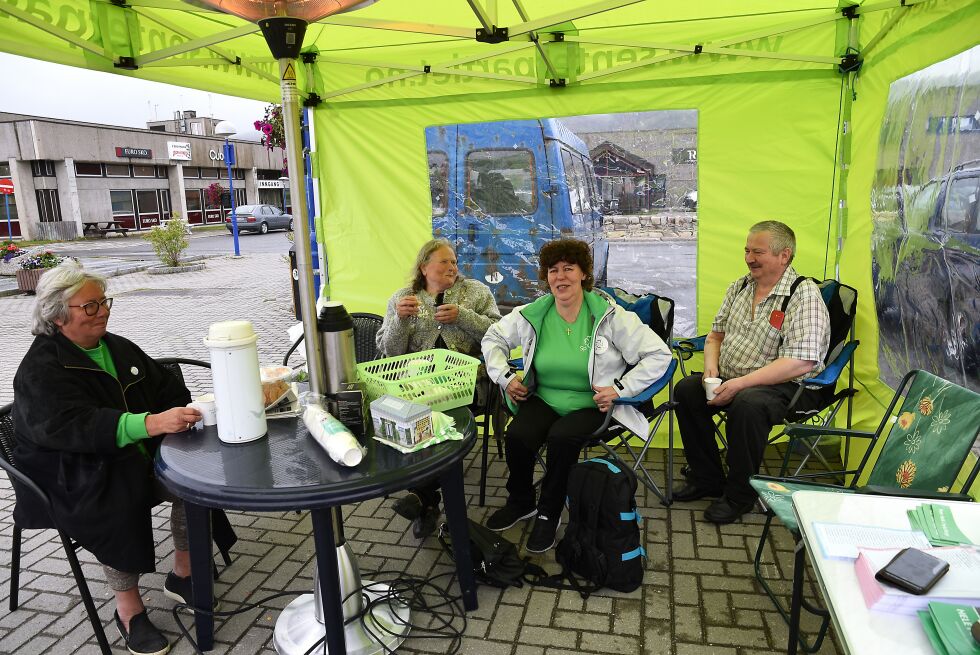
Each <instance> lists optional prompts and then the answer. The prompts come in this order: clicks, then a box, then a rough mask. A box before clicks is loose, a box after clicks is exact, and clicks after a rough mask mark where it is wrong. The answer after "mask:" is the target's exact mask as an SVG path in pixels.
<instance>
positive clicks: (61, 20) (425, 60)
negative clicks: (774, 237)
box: [0, 0, 980, 425]
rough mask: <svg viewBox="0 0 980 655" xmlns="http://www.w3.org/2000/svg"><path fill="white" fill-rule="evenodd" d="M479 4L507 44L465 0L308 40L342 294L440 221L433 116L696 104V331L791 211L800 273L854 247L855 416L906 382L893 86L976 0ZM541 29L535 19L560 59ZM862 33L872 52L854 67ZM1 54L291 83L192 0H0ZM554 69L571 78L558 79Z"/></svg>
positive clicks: (405, 255) (324, 196) (326, 231)
mask: <svg viewBox="0 0 980 655" xmlns="http://www.w3.org/2000/svg"><path fill="white" fill-rule="evenodd" d="M480 4H481V5H482V6H484V7H485V8H486V9H487V12H488V17H489V18H490V19H494V20H491V22H493V23H494V24H496V25H505V26H510V27H511V38H510V40H508V41H504V42H502V43H498V44H489V43H478V42H476V41H475V39H474V38H473V35H474V33H475V30H476V28H478V27H479V26H480V23H479V22H478V20H477V19H476V17H475V15H474V13H473V11H472V10H471V9H470V7H469V6H468V4H467V2H466V1H465V0H427V1H426V2H411V1H410V0H382V1H381V2H378V3H376V4H374V5H371V6H369V7H367V8H366V9H363V10H361V11H357V12H353V13H350V14H345V15H340V16H335V17H331V18H328V19H325V20H324V21H321V22H320V23H317V24H314V25H311V26H310V28H309V31H308V33H307V37H306V41H305V50H306V51H308V52H310V53H313V54H315V63H309V64H303V65H300V66H299V73H300V88H301V89H302V90H303V91H304V93H316V94H317V95H318V96H319V97H320V98H322V99H323V101H322V102H321V103H320V104H319V105H318V106H317V107H316V109H315V110H314V116H315V123H314V126H315V134H316V146H315V153H314V167H315V176H316V178H317V180H318V184H319V188H318V191H319V194H318V197H319V199H320V208H319V209H320V213H321V216H320V217H318V219H317V222H318V235H319V238H320V239H321V241H322V242H323V243H324V244H325V247H326V252H327V256H328V260H329V277H330V285H331V293H332V295H333V297H335V298H337V299H341V300H343V301H344V302H345V303H346V304H347V305H348V306H349V307H350V308H351V309H352V310H359V311H376V312H377V311H381V310H382V309H383V306H384V302H385V300H386V298H387V297H388V295H389V294H390V293H391V292H392V290H394V289H395V288H398V287H399V286H401V285H402V283H403V282H404V280H405V278H406V276H407V273H408V270H407V269H408V267H409V266H410V265H411V262H412V260H413V257H414V254H415V252H416V250H417V248H418V246H419V244H420V243H421V242H422V241H424V240H425V239H426V238H428V237H429V235H430V234H431V222H430V205H429V192H428V177H427V165H426V158H425V142H424V134H423V130H424V128H425V127H427V126H429V125H440V124H450V123H466V122H483V121H493V120H503V119H514V118H532V117H545V116H566V115H574V114H596V113H610V112H628V111H647V110H660V109H696V110H697V111H698V139H699V143H698V150H699V157H698V159H699V164H698V165H699V182H698V188H699V207H698V218H699V223H700V225H699V241H698V278H697V285H698V288H697V292H698V309H697V316H698V325H699V327H700V328H701V329H706V328H707V327H709V324H710V320H711V317H712V316H713V314H714V312H715V310H716V308H717V306H718V304H719V302H720V299H721V295H722V293H723V291H724V288H725V286H726V284H727V283H728V282H729V281H730V280H731V279H733V278H734V277H736V276H738V275H740V274H741V273H742V271H743V270H744V264H743V263H742V252H741V250H742V249H741V244H742V243H743V240H744V238H745V233H746V230H747V228H748V227H749V226H750V225H751V224H752V223H754V222H756V221H758V220H762V219H765V218H779V219H781V220H784V221H786V222H787V223H789V224H790V225H791V226H792V227H793V228H794V229H795V230H796V232H797V235H798V240H799V248H798V250H799V254H798V256H797V260H796V262H795V266H796V267H797V269H798V270H799V271H801V272H802V273H805V274H808V275H813V276H817V277H833V276H835V275H836V274H837V273H836V272H837V267H838V265H839V276H840V279H841V280H843V281H845V282H847V283H849V284H851V285H853V286H855V287H857V288H858V290H859V292H860V294H861V302H860V305H859V312H858V325H857V332H858V338H859V339H861V341H862V346H861V348H859V349H858V359H857V367H856V371H857V377H858V380H859V383H860V385H861V391H862V393H861V394H859V396H858V400H857V402H856V414H855V419H856V420H857V421H858V423H863V424H865V425H868V424H869V423H870V422H871V421H873V417H876V416H880V411H881V408H882V407H883V405H884V403H885V402H887V399H888V398H889V397H890V390H889V389H888V388H887V387H886V386H885V385H883V384H882V383H880V382H879V381H878V377H877V328H876V319H875V315H874V309H873V291H872V289H871V275H870V257H869V251H870V247H869V244H870V237H871V229H872V226H871V218H870V202H869V193H870V188H871V181H872V178H873V175H874V169H875V166H876V157H877V145H878V131H879V127H880V124H881V118H882V115H883V112H884V108H885V103H886V100H887V95H888V87H889V84H890V83H891V82H892V81H894V80H896V79H898V78H900V77H902V76H904V75H906V74H908V73H910V72H913V71H915V70H918V69H920V68H923V67H925V66H928V65H930V64H932V63H935V62H937V61H941V60H943V59H945V58H947V57H949V56H952V55H954V54H956V53H958V52H961V51H963V50H966V49H968V48H970V47H972V46H974V45H976V44H977V43H978V36H980V29H978V28H980V2H978V1H977V0H948V1H939V0H931V1H928V2H913V1H911V0H906V2H904V3H902V2H900V0H887V1H886V2H866V3H858V4H857V9H856V10H855V11H853V12H852V11H850V10H847V11H842V10H841V9H840V8H839V7H838V6H837V5H836V4H832V3H831V4H821V3H819V2H812V1H811V2H808V1H801V0H786V1H781V2H772V1H763V0H755V1H747V2H740V3H738V4H737V6H736V7H735V8H733V5H732V4H731V3H729V2H724V1H722V0H717V1H714V2H699V3H671V4H669V5H668V4H665V3H654V2H651V1H646V2H634V3H629V4H628V3H626V2H623V1H619V2H617V1H616V0H607V1H604V2H597V3H592V4H590V5H589V7H590V8H593V9H596V8H601V9H608V10H607V11H602V12H599V13H595V14H593V15H590V16H586V17H582V18H577V17H574V16H573V15H574V14H576V12H575V11H574V10H573V9H568V6H567V5H568V3H564V2H558V1H556V0H536V1H535V2H533V3H532V2H528V3H526V5H527V10H528V13H530V16H529V18H530V19H532V20H535V19H545V18H547V17H550V16H554V15H556V14H559V12H565V13H566V15H564V16H559V18H560V19H562V20H561V22H560V24H558V25H556V26H551V24H552V23H555V21H556V19H551V20H540V21H538V22H537V23H534V24H531V25H527V24H526V23H525V22H524V21H523V20H522V19H521V17H520V16H519V15H518V14H517V11H516V10H515V9H514V6H513V5H512V4H511V3H510V2H503V0H500V1H499V2H497V1H495V0H486V1H485V2H481V3H480ZM843 4H850V3H843ZM617 5H622V6H617ZM736 12H737V14H738V15H733V14H735V13H736ZM578 13H587V12H578ZM845 14H848V15H850V16H851V17H850V18H849V17H848V16H847V15H845ZM570 16H573V19H570ZM522 25H524V27H522ZM446 26H450V27H446ZM527 27H535V28H537V29H539V30H540V31H539V32H538V34H537V35H538V37H539V38H540V44H541V46H540V49H541V50H542V51H543V52H544V53H545V54H546V55H547V59H548V62H549V63H550V66H551V68H549V65H548V64H547V63H545V61H544V59H543V57H542V55H541V54H540V53H539V51H538V49H537V48H536V47H535V44H534V43H532V42H531V41H529V40H528V35H529V33H528V31H527ZM552 32H561V33H562V34H563V35H564V37H565V39H564V41H560V42H556V41H554V38H555V37H553V36H552V35H551V33H552ZM695 45H698V46H700V48H699V49H702V51H701V52H700V53H695V52H692V50H694V46H695ZM849 46H850V47H851V48H852V51H854V52H857V53H858V54H859V56H860V58H861V59H862V61H863V67H862V68H861V69H860V71H858V72H856V73H850V74H842V73H841V72H840V71H839V69H838V63H839V62H840V58H841V56H842V55H844V54H845V53H846V52H848V47H849ZM0 50H4V51H7V52H12V53H14V54H19V55H24V56H29V57H34V58H39V59H45V60H48V61H54V62H58V63H64V64H69V65H73V66H82V67H86V68H90V69H94V70H103V71H107V72H113V73H118V74H122V75H129V76H135V77H140V78H145V79H151V80H156V81H163V82H169V83H173V84H179V85H183V86H190V87H196V88H201V89H206V90H209V91H215V92H221V93H230V94H234V95H240V96H244V97H250V98H256V99H260V100H267V101H270V102H271V101H275V100H276V99H277V98H278V96H279V87H278V82H277V72H278V68H277V66H276V64H275V62H274V60H272V58H271V56H270V55H269V51H268V48H267V46H266V45H265V42H264V40H263V39H262V37H261V35H260V34H259V33H258V31H257V28H256V27H255V26H254V25H250V24H248V23H246V22H245V21H243V20H240V19H238V18H235V17H233V16H229V15H225V14H219V13H214V12H211V11H208V10H206V9H202V8H201V7H200V6H198V5H195V4H193V3H185V2H180V1H178V0H135V1H133V2H130V3H128V4H127V5H126V6H125V7H123V6H118V5H114V4H112V3H109V2H103V1H102V0H89V1H80V0H0ZM746 55H752V56H746ZM651 62H655V63H651ZM425 66H429V67H430V72H428V73H426V72H424V71H423V67H425ZM554 77H557V78H562V79H564V80H565V81H566V85H565V86H564V87H557V88H553V87H552V86H550V85H549V83H548V81H549V79H550V78H554ZM845 125H846V129H845ZM845 164H846V166H845Z"/></svg>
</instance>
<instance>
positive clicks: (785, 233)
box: [749, 221, 796, 264]
mask: <svg viewBox="0 0 980 655" xmlns="http://www.w3.org/2000/svg"><path fill="white" fill-rule="evenodd" d="M756 232H768V233H769V236H770V239H769V251H770V252H772V254H774V255H778V254H779V253H781V252H782V251H784V250H786V249H787V248H789V262H787V263H790V264H791V263H793V257H795V256H796V235H795V234H793V230H792V229H791V228H790V226H789V225H786V223H781V222H779V221H761V222H759V223H756V224H755V225H753V226H752V227H750V228H749V234H755V233H756Z"/></svg>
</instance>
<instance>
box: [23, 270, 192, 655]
mask: <svg viewBox="0 0 980 655" xmlns="http://www.w3.org/2000/svg"><path fill="white" fill-rule="evenodd" d="M105 290H106V283H105V280H104V279H103V278H102V277H100V276H98V275H93V274H91V273H87V272H86V271H85V270H84V269H82V267H81V265H80V264H78V263H77V262H74V261H69V262H67V263H64V264H62V265H61V266H58V267H57V268H55V269H52V270H51V271H48V272H47V273H46V274H45V275H44V277H42V278H41V281H40V283H39V284H38V288H37V302H36V303H35V305H34V313H33V326H32V332H33V334H35V335H37V336H36V338H35V339H34V343H33V344H32V345H31V347H30V350H28V352H27V355H25V357H24V359H23V361H22V362H21V364H20V367H19V368H18V369H17V374H16V375H15V376H14V410H13V411H14V424H15V426H16V437H17V448H16V450H15V452H14V460H15V462H16V465H17V467H18V468H20V469H22V470H23V471H24V472H25V473H26V474H27V475H29V476H30V477H31V478H33V479H34V480H35V481H36V482H37V483H38V484H39V485H40V486H41V488H42V489H44V490H45V491H46V492H47V493H48V495H49V496H50V499H51V504H52V507H53V511H54V514H55V516H56V518H57V520H58V521H59V522H60V524H61V526H62V528H63V529H64V530H65V531H66V532H67V533H68V534H69V535H70V536H72V537H73V538H74V539H76V540H77V541H78V542H79V543H80V544H81V545H82V546H83V547H85V548H86V549H87V550H88V551H89V552H91V553H92V554H93V555H94V556H95V557H96V558H97V559H98V560H99V562H100V563H101V564H102V565H103V568H104V569H105V573H106V580H107V582H108V584H109V586H110V587H111V588H112V590H113V592H114V594H115V599H116V613H115V620H116V625H117V627H118V628H119V632H120V634H121V635H122V637H123V639H124V640H125V641H126V645H127V647H128V648H129V651H130V652H131V653H134V654H135V655H144V654H145V655H161V654H162V653H166V652H167V650H169V648H170V646H169V643H168V642H167V639H166V637H164V636H163V634H161V633H160V631H159V630H157V629H156V627H155V626H154V625H153V624H152V623H151V622H150V620H149V618H148V617H147V613H146V609H145V608H144V606H143V602H142V600H141V598H140V592H139V586H138V582H139V575H140V573H148V572H152V571H153V570H154V564H155V561H156V558H155V555H154V552H153V545H154V540H153V530H152V525H151V519H150V517H151V512H150V510H151V508H152V507H153V506H154V505H156V504H158V503H159V502H160V501H161V500H171V501H172V502H173V508H172V513H171V528H172V531H173V535H174V547H175V551H174V569H173V571H172V572H171V573H170V574H169V575H168V576H167V580H166V583H165V586H164V593H165V594H166V595H167V596H169V597H171V598H174V599H176V600H178V602H190V601H191V596H190V578H189V576H190V558H189V554H188V545H187V535H186V522H185V519H184V512H183V504H182V503H181V502H180V501H178V500H176V499H172V498H168V497H167V496H166V493H165V491H164V490H163V488H162V486H161V485H159V483H158V482H156V480H155V479H154V477H153V456H154V454H155V453H156V449H157V447H158V445H159V439H157V438H156V437H159V436H161V435H164V434H168V433H173V432H183V431H185V430H188V429H190V427H191V426H192V425H193V424H194V422H195V421H197V420H199V419H200V414H199V412H198V411H197V410H196V409H193V408H190V407H186V406H185V405H187V403H188V402H190V393H189V392H188V391H187V389H186V388H185V387H184V385H183V384H182V383H181V382H180V381H179V380H178V379H177V377H176V376H175V375H173V374H172V373H171V372H170V371H168V370H166V369H164V368H163V367H161V366H160V365H159V364H157V363H156V362H155V361H154V360H153V359H152V358H150V357H149V356H148V355H147V354H146V353H144V352H143V351H142V350H141V349H140V348H139V347H138V346H136V345H135V344H133V343H132V342H130V341H128V340H127V339H124V338H122V337H120V336H117V335H114V334H110V333H108V332H107V331H106V326H107V323H108V320H109V310H110V309H111V307H112V298H107V297H106V295H105ZM27 500H28V499H27V497H26V496H25V497H24V498H23V501H27ZM44 519H45V514H44V512H43V510H42V509H41V508H40V507H37V506H33V505H32V504H31V503H29V502H22V500H21V499H19V500H18V503H17V507H16V509H15V520H16V521H17V523H18V524H19V525H21V526H23V527H50V526H48V525H44V523H45V522H46V521H45V520H44Z"/></svg>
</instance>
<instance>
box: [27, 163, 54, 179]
mask: <svg viewBox="0 0 980 655" xmlns="http://www.w3.org/2000/svg"><path fill="white" fill-rule="evenodd" d="M31 175H33V176H34V177H54V162H53V161H51V160H50V159H38V160H36V161H32V162H31Z"/></svg>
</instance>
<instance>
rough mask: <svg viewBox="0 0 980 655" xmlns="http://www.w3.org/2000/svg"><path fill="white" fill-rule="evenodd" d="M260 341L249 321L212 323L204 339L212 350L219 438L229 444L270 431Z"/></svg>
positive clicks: (241, 441)
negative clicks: (260, 364) (265, 402)
mask: <svg viewBox="0 0 980 655" xmlns="http://www.w3.org/2000/svg"><path fill="white" fill-rule="evenodd" d="M256 341H258V336H257V335H256V334H255V330H254V329H252V324H251V323H250V322H249V321H224V322H222V323H212V324H211V327H210V328H209V329H208V336H207V338H206V339H205V340H204V345H205V346H207V347H208V348H209V349H210V351H211V378H212V381H213V383H214V402H215V405H216V406H217V410H218V438H219V439H221V441H223V442H225V443H245V442H247V441H254V440H255V439H259V438H260V437H263V436H265V434H266V424H265V406H264V405H263V403H262V382H261V380H260V379H259V353H258V349H257V348H256V345H255V342H256Z"/></svg>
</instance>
